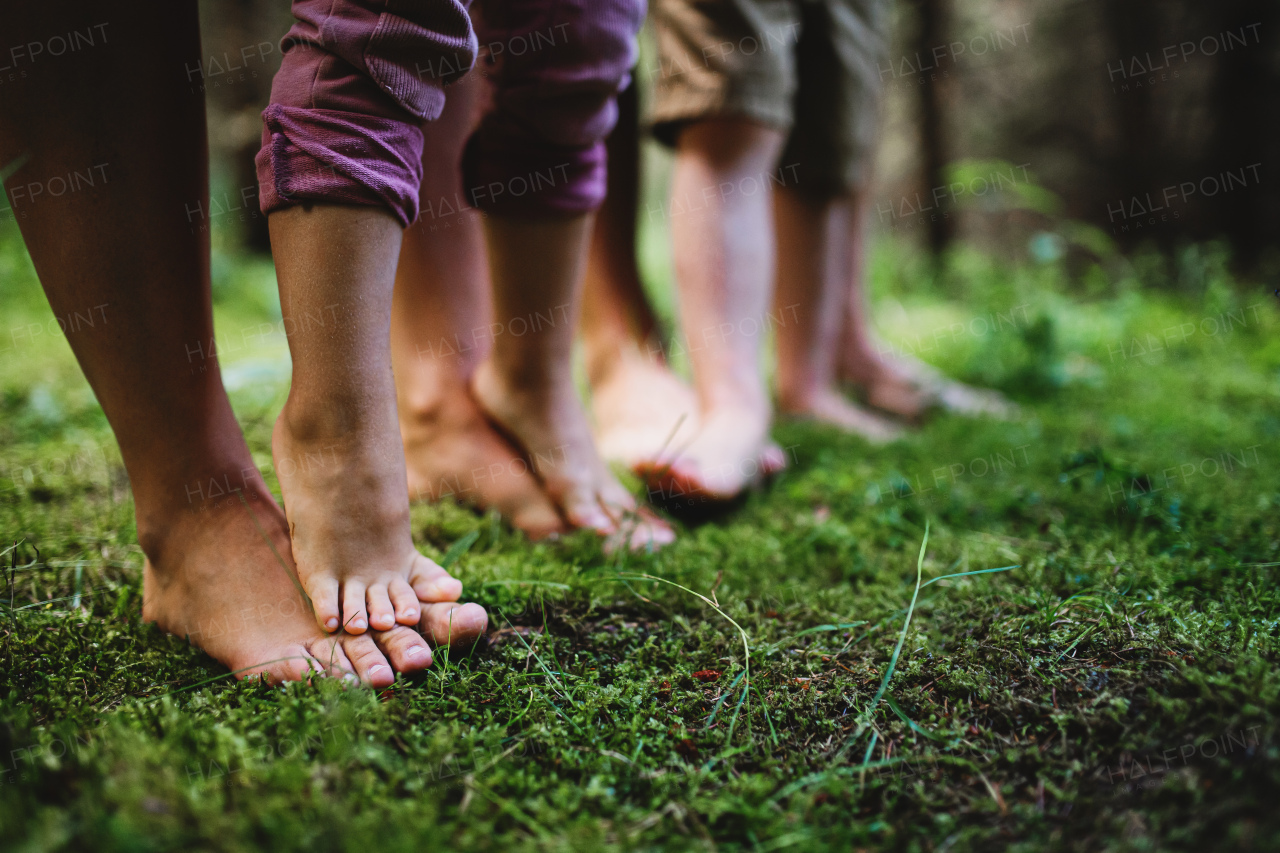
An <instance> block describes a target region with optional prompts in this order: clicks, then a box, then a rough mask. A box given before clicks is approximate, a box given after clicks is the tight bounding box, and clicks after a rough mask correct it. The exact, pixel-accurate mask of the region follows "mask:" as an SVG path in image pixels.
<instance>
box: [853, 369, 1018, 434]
mask: <svg viewBox="0 0 1280 853" xmlns="http://www.w3.org/2000/svg"><path fill="white" fill-rule="evenodd" d="M841 378H842V379H843V380H844V381H846V382H848V383H849V384H850V385H852V386H853V387H854V388H855V389H856V390H857V391H858V393H859V394H860V395H861V397H862V398H863V399H864V400H865V401H866V403H867V405H869V406H872V407H874V408H876V409H879V410H881V411H883V412H888V413H889V414H891V415H895V416H897V417H899V418H902V419H903V420H906V421H909V422H912V423H917V422H919V421H921V420H923V419H924V418H925V417H926V416H927V415H928V414H929V413H930V412H931V411H933V410H935V409H936V410H941V411H945V412H950V413H952V414H957V415H964V416H967V417H979V416H983V415H986V416H989V417H995V418H1002V419H1009V418H1014V417H1017V414H1018V407H1017V405H1016V404H1015V403H1013V402H1012V401H1010V400H1008V399H1006V398H1005V397H1004V396H1003V395H1002V394H999V393H998V392H996V391H991V390H988V389H985V388H974V387H973V386H971V385H965V384H964V383H963V382H956V381H955V380H952V379H949V378H947V377H946V376H944V375H943V374H942V373H941V372H939V371H938V370H937V369H936V368H934V367H932V366H930V365H928V364H925V363H924V362H923V361H920V360H918V359H915V358H911V357H910V356H885V355H880V354H878V353H871V352H866V353H863V354H862V356H860V357H858V358H854V357H852V356H850V357H848V358H846V359H845V363H844V365H842V370H841Z"/></svg>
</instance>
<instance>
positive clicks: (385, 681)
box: [342, 634, 396, 687]
mask: <svg viewBox="0 0 1280 853" xmlns="http://www.w3.org/2000/svg"><path fill="white" fill-rule="evenodd" d="M342 648H343V651H345V652H346V653H347V658H348V660H350V661H351V665H352V667H353V668H354V669H355V672H356V675H357V676H359V678H360V680H361V681H363V682H364V683H365V684H367V685H369V686H370V687H386V686H387V685H389V684H391V683H392V682H394V681H395V680H396V676H395V673H394V672H392V671H391V665H390V664H389V663H387V659H386V657H384V656H383V654H382V652H381V651H379V650H378V645H377V643H375V642H374V641H373V637H371V636H369V635H368V634H360V635H357V636H351V635H348V636H345V637H343V638H342Z"/></svg>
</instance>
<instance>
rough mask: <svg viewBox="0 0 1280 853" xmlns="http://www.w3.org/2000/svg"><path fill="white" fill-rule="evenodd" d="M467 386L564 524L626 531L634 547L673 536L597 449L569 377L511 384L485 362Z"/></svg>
mask: <svg viewBox="0 0 1280 853" xmlns="http://www.w3.org/2000/svg"><path fill="white" fill-rule="evenodd" d="M471 390H472V393H473V394H474V395H475V399H476V402H477V403H478V404H479V406H480V409H481V410H482V411H483V412H484V413H485V414H486V415H487V416H488V418H489V419H490V420H491V421H492V422H493V423H494V424H495V425H496V426H497V427H498V428H499V429H501V430H502V431H503V432H505V433H506V434H507V435H509V436H511V437H512V439H513V441H515V442H516V443H518V445H519V447H520V449H521V450H523V451H524V453H525V456H526V458H527V459H528V462H529V464H530V466H531V467H532V469H533V470H534V472H535V473H536V474H537V475H538V477H539V479H540V480H541V481H542V483H543V486H544V487H545V488H546V493H547V495H548V496H550V498H551V500H552V501H553V502H554V503H555V505H556V507H557V508H558V509H559V511H560V512H561V513H562V514H563V515H564V518H565V520H566V521H567V522H568V524H570V525H571V526H573V527H585V528H588V529H591V530H595V531H597V532H598V533H600V534H601V535H603V536H608V537H616V536H617V535H619V534H624V535H628V538H629V540H630V545H631V547H633V548H644V547H656V546H661V545H666V544H668V543H670V542H672V541H674V540H675V532H674V531H673V530H672V529H671V527H670V526H669V525H667V524H666V523H665V522H663V521H662V520H661V519H659V518H658V517H657V516H655V515H653V514H652V513H650V512H648V511H647V510H644V509H641V508H639V507H637V505H636V502H635V499H634V498H633V497H632V496H631V494H630V493H629V492H628V491H627V490H626V489H624V488H623V487H622V484H621V483H619V482H618V480H617V478H615V477H614V476H613V473H612V472H611V471H610V470H609V467H608V466H607V465H606V464H605V463H604V460H602V459H601V458H600V455H599V453H597V452H596V446H595V442H594V441H593V440H592V437H591V428H590V426H589V425H588V423H587V416H586V412H585V411H583V409H582V404H581V402H580V401H579V400H578V396H577V393H576V391H575V390H574V388H573V386H572V384H571V383H570V382H561V381H552V382H546V383H533V382H530V383H524V384H517V383H514V382H512V381H510V380H509V379H508V378H507V377H505V376H504V375H503V373H502V372H501V371H500V370H498V369H496V368H495V366H494V364H493V362H492V361H490V360H486V361H484V362H482V363H481V364H480V366H479V367H477V368H476V371H475V374H474V375H473V377H472V380H471Z"/></svg>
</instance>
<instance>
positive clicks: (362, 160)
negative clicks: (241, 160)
mask: <svg viewBox="0 0 1280 853" xmlns="http://www.w3.org/2000/svg"><path fill="white" fill-rule="evenodd" d="M467 4H468V0H294V2H293V13H294V16H295V17H296V18H297V22H296V23H295V24H294V26H293V27H292V28H291V29H290V30H289V33H288V35H286V36H285V38H284V41H283V42H282V49H283V51H284V59H283V61H282V63H281V66H280V70H279V72H277V74H276V76H275V79H274V80H273V81H272V85H271V103H270V105H269V106H268V107H267V109H266V110H265V111H264V112H263V133H262V150H261V151H259V152H258V157H257V169H258V182H259V185H260V205H261V207H262V211H263V212H264V213H270V212H271V211H273V210H278V209H281V208H284V207H288V206H290V205H294V204H299V203H302V202H305V201H326V202H334V203H340V204H361V205H371V206H382V207H385V208H387V209H388V210H389V211H390V212H391V213H392V214H393V215H394V216H395V217H396V218H397V219H399V220H400V222H401V223H402V224H404V225H408V224H410V223H411V222H413V220H414V219H416V218H417V216H418V188H419V185H420V184H421V182H422V131H421V129H420V125H421V123H422V122H423V121H426V120H431V119H434V118H436V117H437V116H439V115H440V111H441V109H442V108H443V107H444V86H445V85H446V84H447V83H450V82H452V81H453V80H456V79H458V78H459V77H461V76H462V75H463V74H465V73H466V72H467V71H468V70H469V69H470V68H471V66H472V64H473V63H474V62H475V58H476V53H477V43H476V36H475V32H474V30H473V29H472V26H471V20H470V17H469V16H468V12H467Z"/></svg>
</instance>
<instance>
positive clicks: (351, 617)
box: [269, 204, 462, 634]
mask: <svg viewBox="0 0 1280 853" xmlns="http://www.w3.org/2000/svg"><path fill="white" fill-rule="evenodd" d="M269 225H270V228H271V244H272V248H273V252H274V255H275V259H276V270H277V275H278V277H279V280H280V305H281V312H282V314H283V317H284V325H285V330H286V332H287V333H288V336H289V352H290V353H291V355H292V356H293V383H292V385H291V386H290V388H289V399H288V400H287V401H286V402H285V405H284V410H283V411H281V413H280V417H279V418H278V419H277V420H276V426H275V430H274V432H273V434H272V440H271V446H272V454H273V456H274V457H275V465H276V471H277V473H278V474H279V477H280V490H281V493H282V494H283V497H284V509H285V515H286V516H287V518H288V519H289V533H290V536H291V537H292V540H293V558H294V560H295V561H296V562H297V564H298V575H299V577H300V578H301V580H302V585H303V587H304V588H305V589H306V590H307V594H308V595H310V596H311V600H312V602H313V603H314V605H315V610H316V619H317V620H318V621H319V623H320V625H321V626H322V627H323V628H324V629H325V630H328V631H336V630H338V628H339V627H343V628H345V629H346V630H347V631H348V632H349V633H353V634H359V633H361V632H363V631H364V630H366V629H367V628H369V627H373V628H376V629H379V630H387V629H389V628H391V627H393V626H394V625H395V624H396V623H400V624H402V625H405V624H408V625H412V624H417V622H418V617H419V610H420V608H419V604H418V602H419V600H422V601H438V600H441V599H442V598H447V599H456V598H457V597H458V595H459V594H460V593H461V591H462V585H461V584H460V583H459V582H458V581H457V580H456V579H454V578H452V577H450V576H449V575H448V574H447V573H446V572H445V571H444V569H442V568H440V567H439V566H438V565H436V564H435V563H434V562H432V561H431V560H428V559H427V558H426V557H424V556H422V555H421V554H419V553H418V551H417V549H416V548H415V547H414V545H413V541H412V539H411V536H410V530H409V500H408V495H407V494H406V492H405V482H406V475H405V465H404V450H403V448H402V446H401V443H400V433H399V429H398V424H397V420H396V395H395V383H394V381H393V379H392V373H391V346H390V335H391V292H392V286H393V284H394V282H395V265H396V258H397V257H398V255H399V252H400V234H401V229H400V225H399V223H398V222H397V221H396V220H395V219H394V218H393V217H392V216H391V214H390V213H388V212H386V211H384V210H382V209H381V208H374V207H349V206H341V205H319V204H318V205H312V206H308V207H290V208H286V209H284V210H279V211H276V212H274V213H272V214H271V215H270V217H269Z"/></svg>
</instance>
